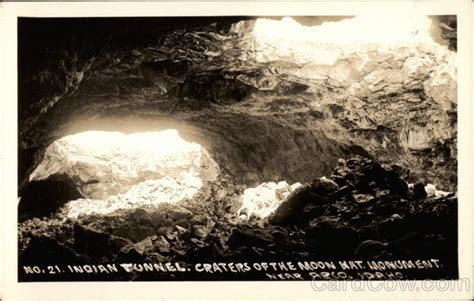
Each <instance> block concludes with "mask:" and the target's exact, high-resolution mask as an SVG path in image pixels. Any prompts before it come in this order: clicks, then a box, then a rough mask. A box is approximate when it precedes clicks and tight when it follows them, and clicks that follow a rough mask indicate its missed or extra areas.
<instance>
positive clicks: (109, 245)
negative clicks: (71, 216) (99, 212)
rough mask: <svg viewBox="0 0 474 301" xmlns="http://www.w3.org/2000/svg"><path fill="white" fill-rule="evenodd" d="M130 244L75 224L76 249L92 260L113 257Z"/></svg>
mask: <svg viewBox="0 0 474 301" xmlns="http://www.w3.org/2000/svg"><path fill="white" fill-rule="evenodd" d="M128 244H130V241H129V240H127V239H124V238H121V237H117V236H114V235H110V234H107V233H104V232H100V231H96V230H94V229H92V228H90V227H87V226H83V225H80V224H77V223H76V224H74V247H75V249H76V250H77V251H79V252H81V253H84V254H86V255H87V256H89V257H91V258H94V259H100V258H102V257H103V256H111V255H113V254H116V253H117V252H118V251H120V249H121V248H123V247H124V246H126V245H128Z"/></svg>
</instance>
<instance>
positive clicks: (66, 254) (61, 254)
mask: <svg viewBox="0 0 474 301" xmlns="http://www.w3.org/2000/svg"><path fill="white" fill-rule="evenodd" d="M19 260H20V262H21V263H22V264H23V265H30V264H31V265H37V264H38V263H41V264H51V265H53V264H81V263H83V262H84V260H85V258H83V257H82V256H81V255H80V254H78V253H77V252H76V251H75V250H74V249H72V248H70V247H68V246H66V245H65V244H62V243H60V242H59V241H57V240H55V239H54V238H49V237H44V236H34V237H32V238H31V240H30V242H29V244H28V247H27V248H26V249H25V251H24V252H23V253H21V255H20V258H19Z"/></svg>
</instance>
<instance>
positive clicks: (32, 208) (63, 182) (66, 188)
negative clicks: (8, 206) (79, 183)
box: [18, 175, 82, 221]
mask: <svg viewBox="0 0 474 301" xmlns="http://www.w3.org/2000/svg"><path fill="white" fill-rule="evenodd" d="M81 197H82V195H81V193H80V191H79V190H78V189H77V187H76V186H75V183H74V181H73V180H72V179H71V178H70V177H68V176H66V175H55V176H50V177H48V178H47V179H44V180H40V181H31V182H29V183H28V185H27V186H26V187H25V188H24V190H23V191H22V192H21V198H20V203H19V206H18V214H19V220H20V221H23V220H25V219H27V218H31V217H43V216H46V215H49V214H51V213H54V212H55V211H56V210H58V209H59V208H60V207H61V206H63V205H64V204H65V203H66V202H68V201H70V200H75V199H78V198H81Z"/></svg>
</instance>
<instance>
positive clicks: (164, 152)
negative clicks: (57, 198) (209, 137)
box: [30, 130, 219, 217]
mask: <svg viewBox="0 0 474 301" xmlns="http://www.w3.org/2000/svg"><path fill="white" fill-rule="evenodd" d="M56 174H64V175H67V176H68V177H69V178H70V179H72V181H73V182H74V184H75V185H76V188H77V189H78V190H79V191H80V192H81V194H82V195H83V196H84V198H82V199H79V200H74V201H72V202H69V203H68V204H66V206H65V207H64V209H65V211H66V212H65V213H66V215H67V216H68V217H78V216H80V215H83V214H94V213H95V214H109V213H111V212H113V211H115V210H118V209H131V208H137V207H143V206H156V205H158V204H159V203H162V202H170V203H175V202H178V201H181V200H185V199H189V198H192V197H193V196H194V195H195V194H196V193H197V192H198V190H199V189H200V188H201V187H203V185H204V184H205V182H207V181H213V180H215V179H216V177H217V175H218V174H219V168H218V165H217V164H216V163H215V162H214V160H213V159H212V158H211V157H210V156H209V154H208V152H207V151H206V150H205V149H204V148H203V147H202V146H201V145H199V144H197V143H194V142H188V141H185V140H183V139H182V138H181V137H180V136H179V134H178V132H177V131H176V130H165V131H160V132H144V133H133V134H128V135H127V134H123V133H119V132H100V131H89V132H83V133H79V134H75V135H70V136H66V137H63V138H61V139H59V140H57V141H55V142H53V143H52V144H51V145H50V146H49V147H48V148H47V149H46V151H45V155H44V159H43V161H42V162H41V163H40V164H39V165H38V167H37V168H36V169H35V170H34V172H33V173H32V174H31V175H30V181H38V180H43V179H47V178H48V177H50V176H51V175H56Z"/></svg>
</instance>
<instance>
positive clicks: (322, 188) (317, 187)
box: [311, 177, 339, 194]
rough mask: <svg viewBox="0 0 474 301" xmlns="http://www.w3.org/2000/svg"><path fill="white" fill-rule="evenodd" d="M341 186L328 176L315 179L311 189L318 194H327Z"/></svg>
mask: <svg viewBox="0 0 474 301" xmlns="http://www.w3.org/2000/svg"><path fill="white" fill-rule="evenodd" d="M337 188H339V185H338V184H337V183H336V182H334V181H333V180H331V179H328V178H326V177H322V178H318V179H314V180H313V182H312V183H311V190H312V191H313V192H314V193H317V194H325V193H328V192H331V191H334V190H336V189H337Z"/></svg>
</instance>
